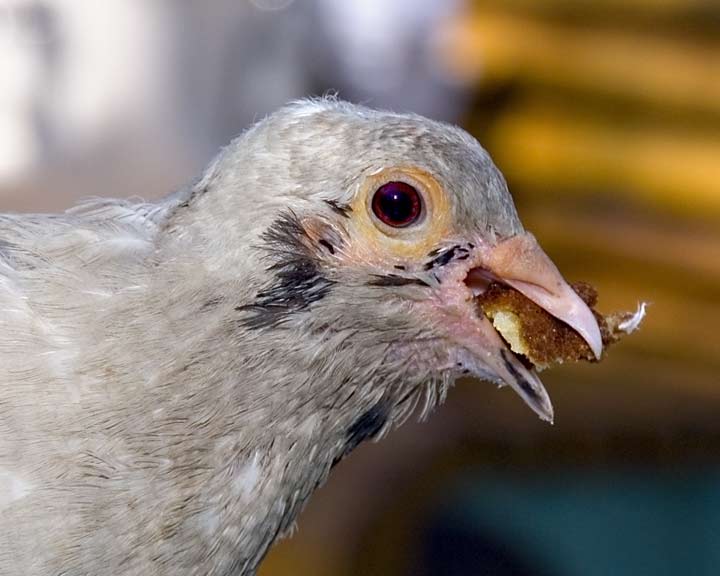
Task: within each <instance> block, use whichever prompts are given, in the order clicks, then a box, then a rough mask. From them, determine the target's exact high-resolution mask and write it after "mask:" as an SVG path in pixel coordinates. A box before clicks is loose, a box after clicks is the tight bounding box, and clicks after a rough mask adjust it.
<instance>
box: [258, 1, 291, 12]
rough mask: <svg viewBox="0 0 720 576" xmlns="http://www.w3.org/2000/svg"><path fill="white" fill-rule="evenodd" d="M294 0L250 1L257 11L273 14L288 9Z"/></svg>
mask: <svg viewBox="0 0 720 576" xmlns="http://www.w3.org/2000/svg"><path fill="white" fill-rule="evenodd" d="M294 1H295V0H250V2H251V3H252V5H253V6H255V7H256V8H257V9H258V10H266V11H268V12H275V11H277V10H284V9H285V8H287V7H289V6H290V4H292V3H293V2H294Z"/></svg>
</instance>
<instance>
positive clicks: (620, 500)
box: [0, 0, 720, 576]
mask: <svg viewBox="0 0 720 576" xmlns="http://www.w3.org/2000/svg"><path fill="white" fill-rule="evenodd" d="M81 4H82V6H84V7H83V8H80V7H79V6H80V5H81ZM340 4H342V3H333V2H330V1H329V0H313V1H309V0H308V1H305V2H303V1H302V0H296V1H295V2H293V1H292V0H274V1H268V0H265V1H261V0H254V1H253V2H249V1H247V2H246V1H242V0H237V1H229V0H219V1H216V2H212V3H207V4H206V3H203V2H200V1H199V0H188V1H182V2H181V1H178V2H171V1H165V2H161V1H160V0H158V1H157V2H151V3H143V2H139V1H135V0H125V1H124V3H123V2H119V1H117V0H104V1H103V2H98V3H94V4H93V7H92V8H91V7H90V4H89V3H87V4H85V3H80V2H79V1H76V2H75V3H74V4H73V2H72V1H70V0H47V1H44V2H43V1H29V0H28V1H23V0H0V15H3V16H2V17H0V48H3V47H4V50H3V51H2V53H3V54H4V56H1V55H0V78H2V80H0V82H3V83H4V84H5V88H0V93H4V96H0V156H1V157H2V158H4V160H0V202H1V204H0V209H1V210H2V211H10V210H50V209H58V208H62V207H65V206H68V205H70V204H71V203H72V201H73V200H74V199H76V198H78V197H80V196H86V195H105V194H108V195H111V194H112V195H126V196H131V195H132V196H143V197H148V198H150V197H157V196H159V195H161V194H163V193H165V192H169V191H170V190H171V189H172V188H173V187H176V186H179V185H181V184H182V183H184V182H186V181H187V180H188V179H189V178H190V177H192V175H193V174H195V173H197V171H198V170H199V169H200V168H201V166H202V165H203V164H204V163H205V162H207V160H208V159H209V158H210V157H211V155H212V153H213V151H214V150H216V148H217V147H218V146H220V145H222V144H224V143H225V142H226V141H227V140H228V139H229V138H230V137H231V136H232V135H233V134H235V133H237V132H239V131H240V130H241V129H242V128H243V127H244V126H246V125H247V124H248V123H249V122H251V121H252V120H253V118H255V117H258V116H261V115H262V114H264V113H266V112H268V111H269V109H272V108H273V107H275V106H277V105H279V104H281V103H282V102H283V101H285V100H288V99H290V98H294V97H299V96H303V95H309V94H320V93H323V92H325V91H327V90H329V89H338V90H339V92H340V96H341V97H344V98H347V99H352V100H358V101H363V102H365V103H368V104H370V105H374V106H379V107H382V106H388V107H392V108H395V109H399V110H404V109H411V110H415V111H419V112H421V113H424V114H427V115H430V116H435V117H440V118H444V119H448V120H451V121H456V122H458V123H460V124H461V125H463V126H465V127H466V128H467V129H468V130H469V131H470V132H471V133H473V134H474V135H475V136H476V137H477V138H478V139H479V140H480V142H481V143H482V144H483V145H484V146H485V147H486V148H487V149H488V150H489V151H490V153H491V155H492V156H493V158H494V159H495V161H496V163H497V164H498V166H499V167H500V168H501V170H502V171H503V172H504V174H505V175H506V177H507V180H508V183H509V186H510V188H511V191H512V192H513V195H514V197H515V199H516V203H517V205H518V209H519V211H520V214H521V217H522V219H523V221H524V223H525V226H526V228H528V229H530V230H531V231H532V232H534V233H535V235H536V236H537V237H538V239H539V240H540V243H541V244H542V245H543V247H544V248H545V251H546V252H547V253H548V254H550V256H551V257H552V258H553V260H554V261H555V262H556V264H557V265H558V267H559V268H560V270H561V271H562V272H563V274H564V275H565V277H566V278H568V279H569V280H585V281H588V282H591V283H592V284H594V285H595V286H596V287H597V288H598V290H599V293H600V304H599V307H600V309H602V310H605V311H611V310H617V309H628V310H631V309H634V308H635V306H636V305H637V303H638V301H648V302H650V307H649V313H648V316H647V319H646V321H645V323H644V324H643V326H642V329H641V330H640V331H639V332H638V333H637V334H634V335H632V336H631V337H629V338H627V339H626V340H625V341H624V342H623V343H622V344H621V345H619V346H617V347H616V348H614V349H613V350H611V351H610V353H609V354H608V357H607V358H606V360H605V361H604V362H603V363H601V364H599V365H593V366H590V365H577V366H575V365H573V366H564V367H561V368H559V369H555V370H553V371H551V372H548V373H545V374H544V378H543V379H544V381H545V383H546V386H547V387H548V390H549V391H550V393H551V395H552V397H553V401H554V404H555V411H556V422H555V425H554V426H548V425H546V424H544V423H542V422H540V421H539V420H537V418H535V417H534V415H533V414H532V413H530V412H529V411H528V410H527V409H526V408H525V407H524V406H523V405H522V403H521V402H520V401H519V400H518V399H517V398H516V397H514V395H513V394H512V393H511V392H509V391H506V390H501V391H498V390H496V389H495V388H494V387H492V386H490V385H487V384H483V383H478V382H461V383H460V384H459V385H458V386H457V387H456V389H455V390H453V391H452V393H451V394H450V396H449V399H448V402H447V404H446V405H445V406H443V407H442V408H441V409H440V410H439V411H438V412H437V413H436V414H435V415H433V416H432V417H431V418H430V420H429V421H428V422H426V423H423V424H416V423H412V424H409V425H406V426H405V427H404V428H403V429H401V430H399V431H396V432H394V433H393V434H391V435H390V436H389V437H388V438H386V439H384V440H383V441H382V442H380V443H379V444H372V445H366V446H362V447H361V448H359V449H358V450H357V451H356V453H354V454H353V456H352V457H351V458H349V459H347V460H345V461H343V462H342V463H341V464H340V465H339V466H337V467H336V469H335V471H334V472H333V475H332V476H331V479H330V481H329V482H328V484H327V485H326V486H324V487H323V488H321V489H320V490H319V492H318V493H317V494H316V495H315V497H314V499H313V500H312V501H311V503H310V505H309V506H308V508H307V509H306V511H305V512H304V513H303V515H302V516H301V517H300V520H299V523H298V531H297V533H296V534H295V535H294V536H293V537H292V538H290V539H287V540H285V541H283V542H282V543H281V544H279V545H278V546H276V547H275V548H274V549H273V550H272V552H271V553H270V555H269V557H268V559H267V561H266V562H265V564H264V565H263V567H262V569H261V572H260V574H262V575H263V576H280V575H286V574H293V575H296V576H297V575H313V576H341V575H375V574H378V575H389V576H394V575H398V576H399V575H413V576H423V575H429V574H447V575H451V576H452V575H461V574H493V575H496V576H501V575H506V574H507V575H510V574H514V575H515V574H516V575H523V574H533V575H542V574H548V575H553V574H558V575H559V574H565V575H583V576H586V575H590V576H593V575H595V574H597V575H601V574H633V575H635V574H641V573H647V574H650V573H651V574H654V575H663V574H668V575H670V574H677V573H679V572H684V573H687V574H698V575H705V574H707V575H711V574H712V575H715V574H720V336H719V331H720V329H719V327H720V4H718V3H717V2H715V1H713V0H543V1H534V0H502V1H501V0H488V1H484V2H479V1H477V2H462V1H460V0H455V1H452V2H442V1H432V0H422V1H418V2H411V1H408V0H405V1H397V0H396V1H394V2H393V1H388V2H379V1H370V2H363V3H360V2H358V3H347V5H345V4H343V6H345V7H344V8H342V9H341V8H339V7H338V6H339V5H340ZM138 46H140V48H138ZM126 47H127V49H126ZM133 47H134V48H133ZM61 48H62V49H61ZM90 54H94V59H93V58H91V56H90ZM68 55H69V56H68ZM73 55H74V56H73ZM73 57H74V58H75V60H70V61H65V60H63V58H66V59H67V58H73ZM118 76H119V77H118ZM108 86H109V88H108ZM93 95H94V96H93Z"/></svg>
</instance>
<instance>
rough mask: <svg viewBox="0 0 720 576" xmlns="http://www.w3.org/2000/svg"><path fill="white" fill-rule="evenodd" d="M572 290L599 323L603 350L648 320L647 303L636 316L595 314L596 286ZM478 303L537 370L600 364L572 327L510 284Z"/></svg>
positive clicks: (495, 284) (481, 297) (499, 285)
mask: <svg viewBox="0 0 720 576" xmlns="http://www.w3.org/2000/svg"><path fill="white" fill-rule="evenodd" d="M572 288H573V290H574V291H575V293H576V294H577V295H578V296H579V297H580V298H581V299H582V300H583V301H584V302H585V304H587V306H588V307H589V308H590V310H591V312H592V314H593V316H594V317H595V319H596V320H597V323H598V326H599V328H600V334H601V336H602V344H603V348H606V347H607V346H608V345H610V344H614V343H615V342H617V341H618V340H620V339H621V338H622V337H623V336H625V335H627V334H630V333H631V332H633V331H634V330H635V329H636V328H637V327H638V326H639V324H640V322H641V321H642V319H643V317H644V316H645V304H644V303H643V304H640V305H639V306H638V309H637V311H636V312H634V313H632V312H619V313H614V314H609V315H607V316H605V315H603V314H601V313H600V312H598V311H597V310H595V306H596V305H597V291H596V290H595V289H594V288H593V287H592V286H590V285H589V284H586V283H581V282H579V283H576V284H572ZM475 300H476V303H477V305H478V306H479V308H480V309H481V311H482V312H483V313H484V314H485V316H487V317H488V318H489V319H490V320H491V321H492V323H493V326H494V328H495V330H497V332H498V333H499V334H500V335H501V336H502V338H503V339H504V340H505V341H506V342H507V344H508V345H509V347H510V349H511V350H512V351H513V352H514V353H515V354H519V355H521V356H523V357H524V358H525V359H527V360H528V361H529V362H530V363H531V364H532V365H533V367H535V368H536V369H537V370H543V369H545V368H548V367H550V366H552V365H555V364H562V363H563V362H575V361H581V360H585V361H588V362H597V361H598V360H599V359H598V357H597V355H596V354H595V353H594V351H593V350H591V349H590V346H589V344H588V342H587V340H586V339H585V338H583V337H582V336H581V335H580V334H579V333H578V332H577V331H576V330H574V329H573V328H572V327H570V325H568V324H567V323H565V322H563V321H562V320H560V319H558V318H556V317H555V316H553V315H552V314H550V313H548V312H547V311H546V310H544V309H543V308H541V307H540V306H538V305H537V304H536V303H534V302H533V301H531V300H530V299H529V298H527V297H526V296H524V295H523V294H522V293H520V292H519V291H518V290H515V289H514V288H512V287H510V286H508V285H507V284H503V283H500V282H492V283H491V284H490V285H489V286H488V287H487V289H486V290H484V291H483V292H482V293H480V294H478V295H477V296H476V298H475Z"/></svg>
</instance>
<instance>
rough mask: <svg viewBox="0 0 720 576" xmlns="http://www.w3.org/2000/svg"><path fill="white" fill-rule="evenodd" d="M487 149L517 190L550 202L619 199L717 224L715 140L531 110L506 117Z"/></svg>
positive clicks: (719, 174) (718, 151) (718, 141)
mask: <svg viewBox="0 0 720 576" xmlns="http://www.w3.org/2000/svg"><path fill="white" fill-rule="evenodd" d="M488 145H489V146H491V148H492V149H493V151H494V153H495V156H496V159H497V161H498V162H499V164H500V165H501V166H502V167H503V169H505V170H506V171H507V173H508V175H509V176H510V177H511V178H512V179H513V180H514V181H515V182H519V183H521V184H523V185H528V186H530V187H532V188H534V189H537V188H541V189H543V190H546V191H547V193H549V194H553V193H561V192H568V191H570V192H572V193H578V192H580V193H581V192H582V191H583V190H585V191H587V192H598V191H599V190H602V191H606V193H609V194H612V193H613V191H617V193H618V194H621V195H622V197H624V198H628V199H634V200H636V201H637V200H639V201H641V202H644V203H645V204H649V205H653V206H658V207H663V208H666V209H670V210H673V211H676V212H680V213H683V214H685V215H703V216H710V217H718V216H720V160H719V159H720V134H713V133H709V134H708V133H703V132H701V131H692V130H690V129H684V130H678V129H670V128H668V127H662V126H657V125H649V126H628V125H627V124H625V123H618V122H616V123H613V122H608V119H607V118H604V119H603V118H600V119H599V118H593V117H591V116H588V115H584V114H578V113H573V111H572V110H571V109H568V108H567V107H560V106H558V105H555V106H553V105H537V104H530V105H519V106H516V107H514V108H512V109H511V110H508V111H507V112H506V113H505V114H504V115H503V116H502V117H501V118H500V119H499V120H498V122H497V123H496V124H495V125H494V127H493V129H492V131H491V134H490V140H489V141H488Z"/></svg>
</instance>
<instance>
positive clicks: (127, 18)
mask: <svg viewBox="0 0 720 576" xmlns="http://www.w3.org/2000/svg"><path fill="white" fill-rule="evenodd" d="M50 5H51V6H52V7H53V10H54V11H53V14H55V15H56V17H57V23H56V26H57V28H58V34H59V35H61V37H62V39H63V55H62V56H63V61H64V62H66V63H71V65H65V66H62V67H61V68H60V69H59V77H58V78H57V79H56V80H55V81H54V83H53V84H52V85H51V86H48V87H47V88H48V89H50V90H53V91H55V97H53V98H50V99H48V106H49V108H50V111H51V114H52V115H53V116H54V118H55V121H56V122H59V123H62V124H63V125H64V126H65V127H66V129H68V130H72V134H68V139H69V141H70V142H71V143H74V144H79V145H83V144H85V143H87V144H88V145H91V144H93V143H95V142H96V141H97V134H98V132H99V131H100V130H103V129H108V130H112V127H113V125H114V124H115V123H116V122H118V121H119V122H127V117H126V116H125V115H124V114H120V115H118V111H121V110H127V109H137V110H138V111H142V113H144V114H151V113H160V112H161V111H162V110H163V107H164V106H166V105H167V104H166V103H163V102H153V101H152V98H153V96H154V95H156V94H160V93H162V91H161V90H157V89H156V86H157V84H158V83H159V82H162V81H163V78H164V74H163V70H164V69H165V68H166V66H164V65H163V64H162V60H163V58H164V55H163V53H162V50H161V49H162V46H163V41H162V39H163V36H164V33H165V31H164V28H163V23H162V19H161V18H160V16H161V15H162V13H161V12H160V11H159V7H160V3H157V4H156V3H153V2H150V3H147V2H144V1H141V0H103V2H77V1H75V0H53V2H51V3H50ZM88 23H92V25H88ZM166 24H167V23H166Z"/></svg>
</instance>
